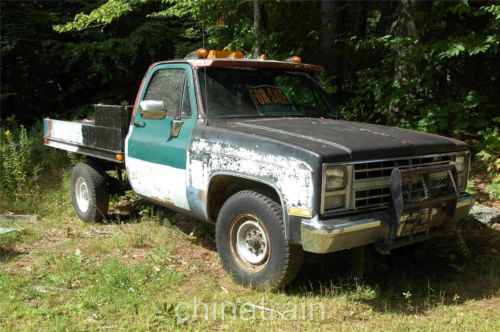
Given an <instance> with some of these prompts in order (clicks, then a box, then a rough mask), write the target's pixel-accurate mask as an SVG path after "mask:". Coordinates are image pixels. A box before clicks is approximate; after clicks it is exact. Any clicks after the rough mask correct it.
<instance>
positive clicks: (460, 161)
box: [455, 155, 466, 173]
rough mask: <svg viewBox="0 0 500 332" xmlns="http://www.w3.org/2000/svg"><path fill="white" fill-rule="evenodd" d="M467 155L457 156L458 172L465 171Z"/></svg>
mask: <svg viewBox="0 0 500 332" xmlns="http://www.w3.org/2000/svg"><path fill="white" fill-rule="evenodd" d="M465 163H466V160H465V155H459V156H456V157H455V166H456V167H457V173H462V172H463V171H465Z"/></svg>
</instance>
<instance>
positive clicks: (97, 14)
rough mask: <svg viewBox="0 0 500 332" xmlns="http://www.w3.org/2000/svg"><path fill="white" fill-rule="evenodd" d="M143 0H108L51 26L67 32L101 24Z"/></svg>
mask: <svg viewBox="0 0 500 332" xmlns="http://www.w3.org/2000/svg"><path fill="white" fill-rule="evenodd" d="M145 2H147V0H108V1H107V2H106V3H104V4H103V5H101V6H99V7H98V8H96V9H94V10H92V11H91V12H90V13H89V14H83V13H79V14H76V15H75V18H74V19H73V21H71V22H68V23H66V24H63V25H54V26H53V28H54V30H55V31H57V32H67V31H81V30H83V29H87V28H89V27H96V26H103V25H105V24H109V23H111V22H113V21H114V20H116V19H118V18H120V17H122V16H123V15H125V14H127V13H129V12H131V11H132V10H133V9H135V7H136V6H139V5H141V4H143V3H145Z"/></svg>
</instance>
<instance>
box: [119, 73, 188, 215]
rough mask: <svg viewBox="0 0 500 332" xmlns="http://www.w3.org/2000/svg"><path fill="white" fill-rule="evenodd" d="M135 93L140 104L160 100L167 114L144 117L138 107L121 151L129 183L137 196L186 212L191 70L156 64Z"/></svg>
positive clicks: (138, 106)
mask: <svg viewBox="0 0 500 332" xmlns="http://www.w3.org/2000/svg"><path fill="white" fill-rule="evenodd" d="M139 93H140V94H141V95H140V99H139V101H143V100H150V101H153V100H154V101H163V102H164V104H163V105H165V106H166V116H165V117H164V118H160V119H146V118H145V117H146V116H145V115H144V117H143V116H142V115H141V106H140V105H141V103H140V102H139V103H138V105H137V109H136V111H135V114H134V115H133V116H132V126H131V129H130V131H129V133H128V135H127V138H126V147H125V151H126V155H125V158H126V159H125V164H126V168H127V174H128V179H129V181H130V184H131V186H132V188H133V189H134V190H135V191H136V192H137V193H138V194H139V195H142V196H144V197H148V198H150V199H153V200H155V201H157V202H159V203H163V204H166V205H170V206H175V207H179V208H182V209H184V210H190V208H189V204H188V201H187V194H186V155H187V149H188V147H189V144H190V142H191V136H192V132H193V128H194V125H195V123H196V120H197V110H196V102H195V93H194V85H193V73H192V69H191V67H190V66H189V65H188V64H163V65H158V66H156V67H154V68H153V69H152V70H150V72H149V73H148V75H147V77H146V80H145V84H144V87H143V90H142V91H140V92H139ZM144 104H145V103H143V105H144ZM172 126H174V127H175V129H179V128H180V131H178V130H175V129H174V130H172Z"/></svg>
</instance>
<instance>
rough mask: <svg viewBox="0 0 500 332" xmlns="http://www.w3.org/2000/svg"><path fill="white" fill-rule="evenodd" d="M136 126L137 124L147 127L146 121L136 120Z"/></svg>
mask: <svg viewBox="0 0 500 332" xmlns="http://www.w3.org/2000/svg"><path fill="white" fill-rule="evenodd" d="M134 126H136V127H146V122H143V121H134Z"/></svg>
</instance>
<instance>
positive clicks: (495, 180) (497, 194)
mask: <svg viewBox="0 0 500 332" xmlns="http://www.w3.org/2000/svg"><path fill="white" fill-rule="evenodd" d="M493 121H494V122H496V123H500V117H496V118H494V119H493ZM479 135H481V136H482V137H483V142H482V144H481V151H480V152H479V153H478V154H477V156H478V157H479V159H481V160H482V161H484V162H485V163H486V165H487V169H488V172H489V173H490V174H491V178H492V182H491V184H489V185H488V186H487V187H486V192H487V193H488V194H489V196H490V198H491V199H495V200H497V199H500V158H498V156H499V153H500V134H499V133H498V128H497V127H495V128H488V129H487V130H483V131H480V132H479Z"/></svg>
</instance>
